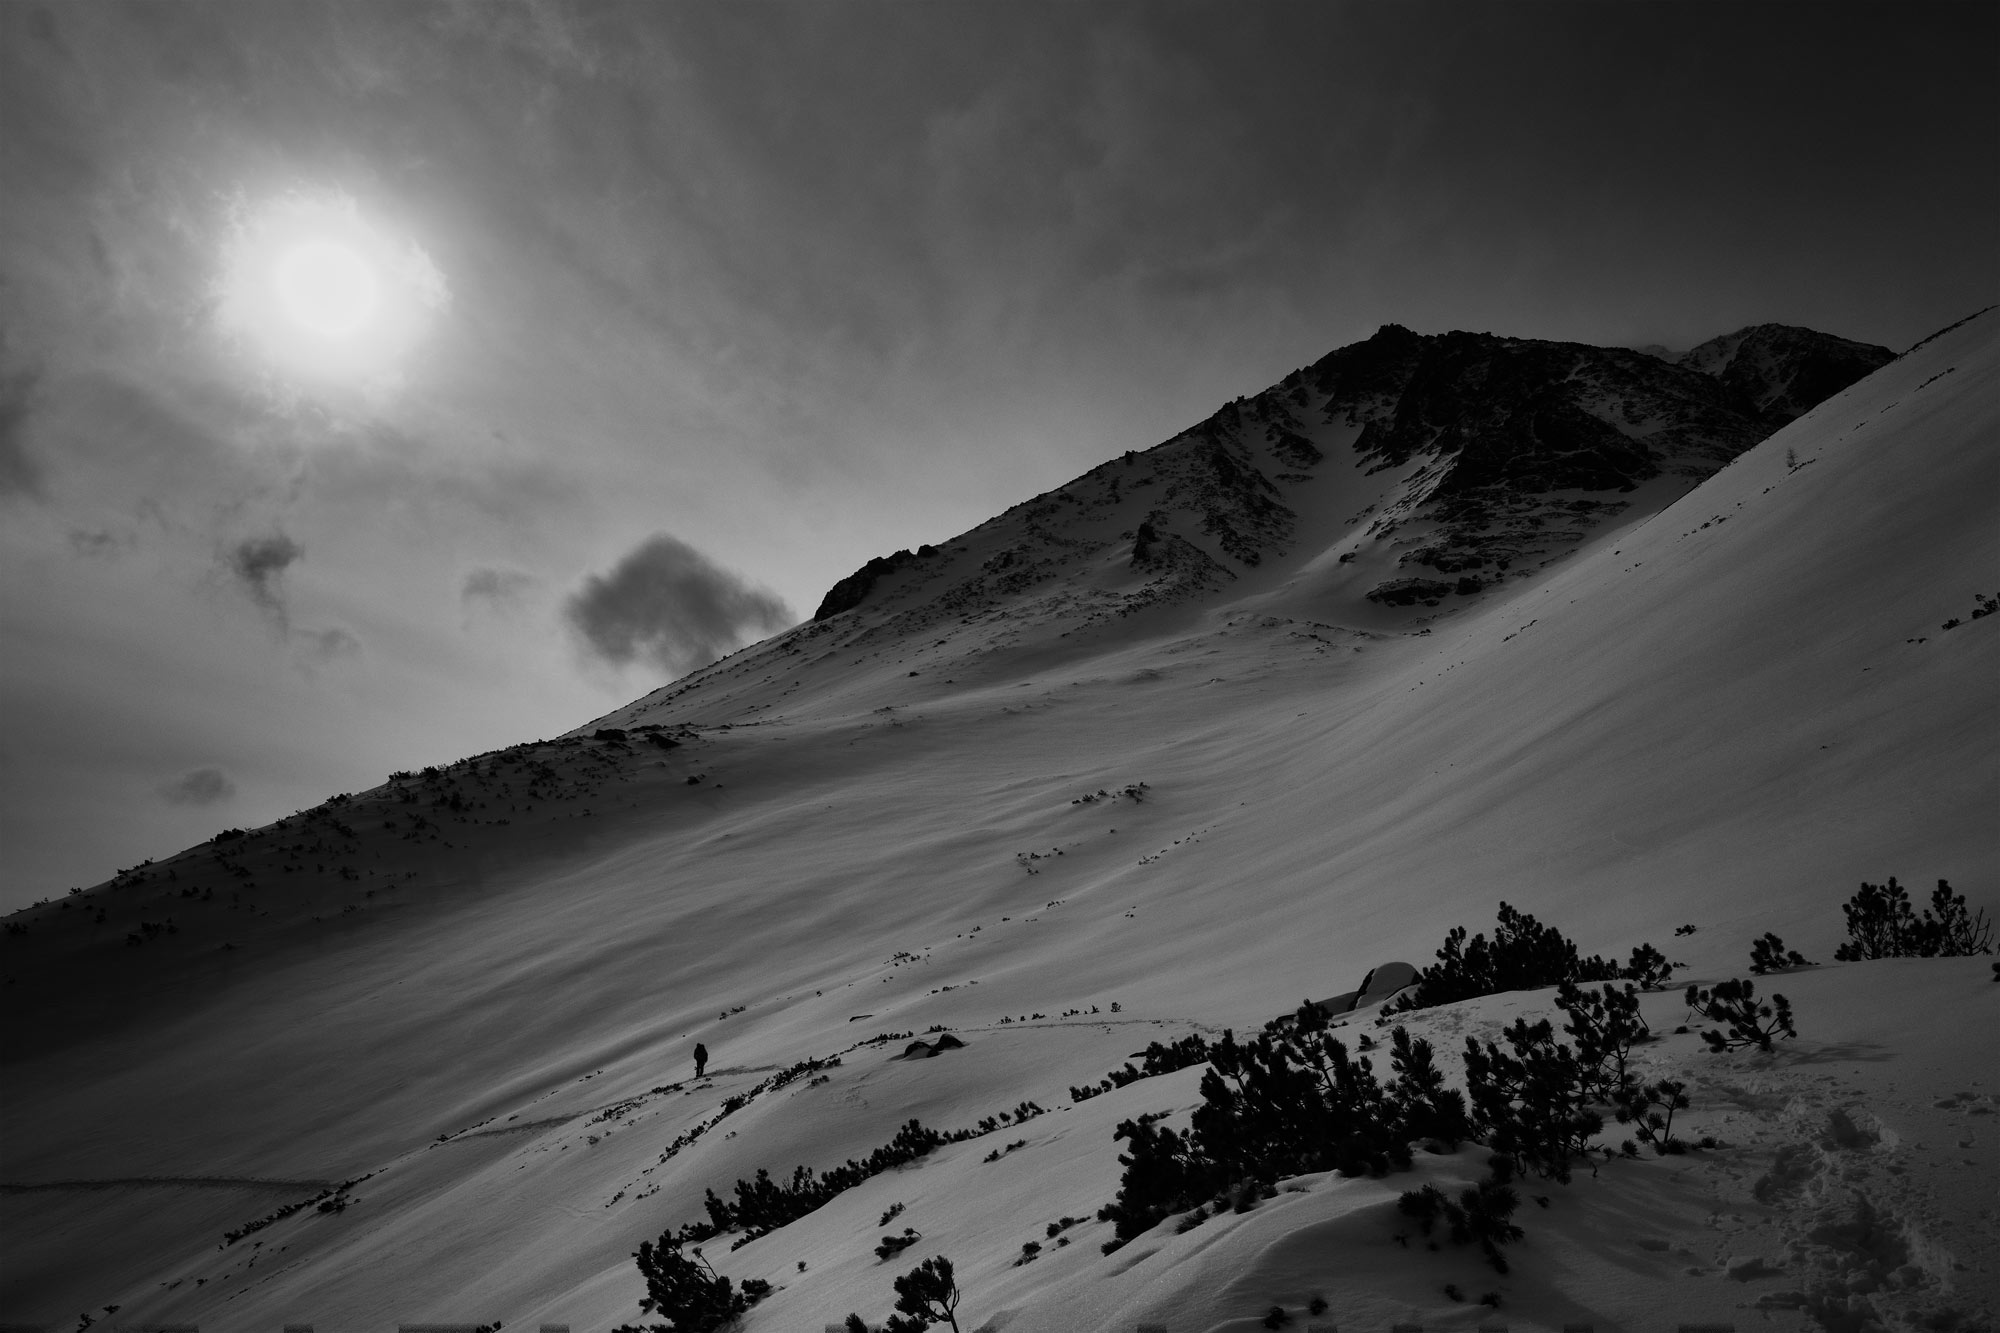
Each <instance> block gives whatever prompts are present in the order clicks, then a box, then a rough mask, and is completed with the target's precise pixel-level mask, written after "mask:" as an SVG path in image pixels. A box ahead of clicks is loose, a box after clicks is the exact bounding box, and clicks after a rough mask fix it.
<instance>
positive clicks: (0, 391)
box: [0, 371, 45, 499]
mask: <svg viewBox="0 0 2000 1333" xmlns="http://www.w3.org/2000/svg"><path fill="white" fill-rule="evenodd" d="M36 378H37V377H36V376H35V375H33V374H31V373H29V372H28V371H15V372H13V373H10V374H0V499H4V498H11V497H16V496H18V497H21V498H24V499H40V498H41V497H42V496H43V494H44V493H45V492H44V485H43V481H44V479H43V474H42V465H41V464H40V463H39V462H37V461H36V459H35V457H34V455H32V454H30V453H29V452H28V411H29V400H30V399H31V398H32V397H33V396H34V392H35V382H36Z"/></svg>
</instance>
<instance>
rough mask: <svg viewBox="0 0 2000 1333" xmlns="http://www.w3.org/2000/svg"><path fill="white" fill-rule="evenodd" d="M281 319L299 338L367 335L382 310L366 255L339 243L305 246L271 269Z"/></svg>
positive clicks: (295, 247) (302, 243)
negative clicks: (287, 321) (296, 330)
mask: <svg viewBox="0 0 2000 1333" xmlns="http://www.w3.org/2000/svg"><path fill="white" fill-rule="evenodd" d="M271 281H272V283H273V284H274V285H275V286H276V288H277V291H278V300H279V301H280V303H282V305H283V306H284V311H285V315H286V317H287V318H288V319H290V320H291V321H292V323H293V324H294V325H296V326H297V327H298V328H299V330H300V331H301V332H304V333H308V334H312V335H314V336H316V337H320V338H332V339H339V338H353V337H359V336H361V335H364V334H366V333H367V332H368V326H369V324H370V323H371V322H372V321H373V319H374V316H375V314H376V312H377V311H378V310H380V309H381V304H382V284H381V280H380V279H378V278H377V277H376V276H375V269H374V266H373V265H371V264H370V263H369V262H368V259H367V257H366V256H365V255H362V254H359V253H357V252H356V251H355V250H354V249H353V248H352V247H350V246H348V245H347V244H346V243H344V242H342V241H339V240H320V239H313V240H304V241H299V242H297V243H296V244H294V245H292V246H290V247H288V248H287V249H286V250H285V252H284V253H283V254H281V255H279V256H278V261H277V263H276V264H274V265H273V266H272V270H271Z"/></svg>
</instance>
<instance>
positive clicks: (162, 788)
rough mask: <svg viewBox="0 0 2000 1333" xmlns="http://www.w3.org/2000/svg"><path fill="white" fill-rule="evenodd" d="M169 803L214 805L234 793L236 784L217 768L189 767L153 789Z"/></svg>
mask: <svg viewBox="0 0 2000 1333" xmlns="http://www.w3.org/2000/svg"><path fill="white" fill-rule="evenodd" d="M154 790H155V791H157V792H158V793H159V795H160V798H161V799H162V800H164V801H166V802H167V803H168V804H169V805H214V804H216V803H217V802H220V801H226V800H228V799H229V798H230V797H232V796H234V795H235V794H236V784H235V783H234V782H231V781H230V780H229V775H228V774H227V773H224V772H223V771H222V770H221V769H219V768H191V769H189V770H188V771H187V772H185V773H183V774H181V775H180V776H179V777H177V778H175V779H174V780H173V781H171V782H163V783H161V784H160V785H159V786H158V787H156V788H155V789H154Z"/></svg>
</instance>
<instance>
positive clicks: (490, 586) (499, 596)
mask: <svg viewBox="0 0 2000 1333" xmlns="http://www.w3.org/2000/svg"><path fill="white" fill-rule="evenodd" d="M534 582H535V576H534V575H532V574H523V573H522V572H521V571H520V570H518V569H493V568H486V567H482V568H479V569H475V570H473V571H472V572H471V573H470V574H467V575H466V576H465V584H464V586H462V587H461V588H460V589H459V590H458V597H459V600H460V601H462V602H465V603H466V604H468V605H470V604H472V603H475V602H484V603H486V604H487V605H488V606H490V607H492V608H493V609H495V610H512V609H513V608H514V607H515V606H516V605H518V604H519V602H520V600H521V594H522V593H524V592H526V591H527V590H528V589H529V587H531V586H532V585H533V584H534Z"/></svg>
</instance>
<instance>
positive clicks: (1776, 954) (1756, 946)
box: [1750, 931, 1818, 977]
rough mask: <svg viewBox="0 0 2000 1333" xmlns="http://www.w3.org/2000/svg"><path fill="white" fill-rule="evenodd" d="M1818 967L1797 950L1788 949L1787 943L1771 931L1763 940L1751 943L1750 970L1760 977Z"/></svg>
mask: <svg viewBox="0 0 2000 1333" xmlns="http://www.w3.org/2000/svg"><path fill="white" fill-rule="evenodd" d="M1817 966H1818V964H1817V963H1815V962H1813V961H1812V960H1811V959H1809V958H1807V957H1806V956H1805V955H1804V954H1802V953H1800V952H1799V951H1798V950H1797V949H1787V948H1786V947H1785V942H1784V941H1783V940H1781V939H1779V938H1778V937H1777V936H1776V935H1775V934H1772V933H1771V932H1769V931H1766V932H1765V933H1764V935H1763V937H1762V938H1761V939H1757V940H1753V941H1751V943H1750V970H1751V971H1752V972H1754V973H1756V974H1757V975H1758V976H1760V977H1761V976H1763V975H1764V974H1765V973H1767V972H1789V971H1790V970H1791V969H1793V968H1795V967H1817Z"/></svg>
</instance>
